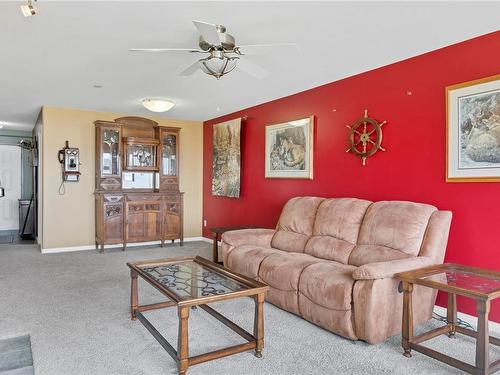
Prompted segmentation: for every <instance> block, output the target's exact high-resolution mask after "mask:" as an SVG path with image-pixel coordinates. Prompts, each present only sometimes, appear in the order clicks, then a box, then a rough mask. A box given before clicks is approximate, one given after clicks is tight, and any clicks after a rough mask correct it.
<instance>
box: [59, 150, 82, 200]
mask: <svg viewBox="0 0 500 375" xmlns="http://www.w3.org/2000/svg"><path fill="white" fill-rule="evenodd" d="M57 158H58V160H59V163H61V169H62V182H61V186H60V187H59V194H60V195H63V194H64V193H65V188H64V183H65V182H66V181H67V182H78V181H79V179H80V174H81V173H80V150H79V149H78V148H74V147H69V141H66V145H65V146H64V148H63V149H61V150H59V152H58V153H57Z"/></svg>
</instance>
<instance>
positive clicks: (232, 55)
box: [130, 21, 297, 79]
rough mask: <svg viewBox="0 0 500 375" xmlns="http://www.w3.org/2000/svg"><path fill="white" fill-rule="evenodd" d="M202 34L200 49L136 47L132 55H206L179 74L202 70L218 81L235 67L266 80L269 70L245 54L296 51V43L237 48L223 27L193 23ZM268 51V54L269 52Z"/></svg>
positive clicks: (241, 46)
mask: <svg viewBox="0 0 500 375" xmlns="http://www.w3.org/2000/svg"><path fill="white" fill-rule="evenodd" d="M193 23H194V25H195V27H196V28H197V29H198V32H199V33H200V38H199V43H198V45H199V48H200V49H194V48H133V49H131V50H130V51H133V52H175V51H184V52H188V53H202V54H207V55H208V56H207V57H204V58H202V59H199V60H197V61H195V62H194V63H193V64H191V65H190V66H188V67H187V68H186V69H184V70H183V71H182V72H181V73H180V75H181V76H189V75H191V74H193V73H194V72H196V71H197V70H198V69H201V70H202V71H203V72H205V73H207V74H208V75H211V76H213V77H215V78H217V79H220V78H221V77H222V76H224V75H226V74H228V73H229V72H231V71H233V70H234V69H235V68H236V66H238V69H240V70H241V71H243V72H245V73H247V74H249V75H250V76H252V77H255V78H259V79H261V78H264V77H266V76H267V75H269V71H268V70H266V69H264V68H263V67H261V66H260V65H257V64H255V63H253V62H251V61H250V60H248V59H245V58H244V56H245V55H251V54H261V53H266V52H267V51H269V48H278V47H288V48H294V49H297V45H296V44H295V43H282V44H249V45H239V46H238V45H236V41H235V39H234V37H233V36H232V35H230V34H227V33H226V28H225V27H224V26H222V25H215V24H211V23H207V22H202V21H193ZM266 50H267V51H266Z"/></svg>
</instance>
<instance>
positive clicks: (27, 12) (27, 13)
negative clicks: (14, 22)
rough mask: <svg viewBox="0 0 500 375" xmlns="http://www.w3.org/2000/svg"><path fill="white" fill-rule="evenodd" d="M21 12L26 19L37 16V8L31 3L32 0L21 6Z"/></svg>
mask: <svg viewBox="0 0 500 375" xmlns="http://www.w3.org/2000/svg"><path fill="white" fill-rule="evenodd" d="M34 1H36V0H34ZM21 12H23V16H24V17H31V16H34V15H35V14H36V8H35V7H34V6H33V4H32V3H31V0H28V2H27V3H26V4H24V5H21Z"/></svg>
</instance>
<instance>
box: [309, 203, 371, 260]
mask: <svg viewBox="0 0 500 375" xmlns="http://www.w3.org/2000/svg"><path fill="white" fill-rule="evenodd" d="M371 204H372V202H370V201H366V200H362V199H356V198H332V199H325V200H324V201H323V202H321V204H320V205H319V207H318V212H317V214H316V219H315V221H314V230H313V236H312V237H311V238H310V239H309V241H308V242H307V245H306V247H305V251H304V252H305V253H306V254H310V255H313V256H316V257H319V258H322V259H327V260H334V261H337V262H341V263H344V264H347V262H348V260H349V255H350V254H351V251H352V249H353V248H354V244H355V243H356V241H357V239H358V234H359V228H360V226H361V222H362V221H363V217H364V215H365V213H366V210H367V208H368V207H369V206H370V205H371Z"/></svg>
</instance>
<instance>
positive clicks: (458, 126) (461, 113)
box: [446, 74, 500, 182]
mask: <svg viewBox="0 0 500 375" xmlns="http://www.w3.org/2000/svg"><path fill="white" fill-rule="evenodd" d="M446 112H447V113H446V116H447V118H446V182H500V74H498V75H495V76H492V77H487V78H482V79H478V80H474V81H469V82H464V83H460V84H457V85H453V86H448V87H446Z"/></svg>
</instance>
